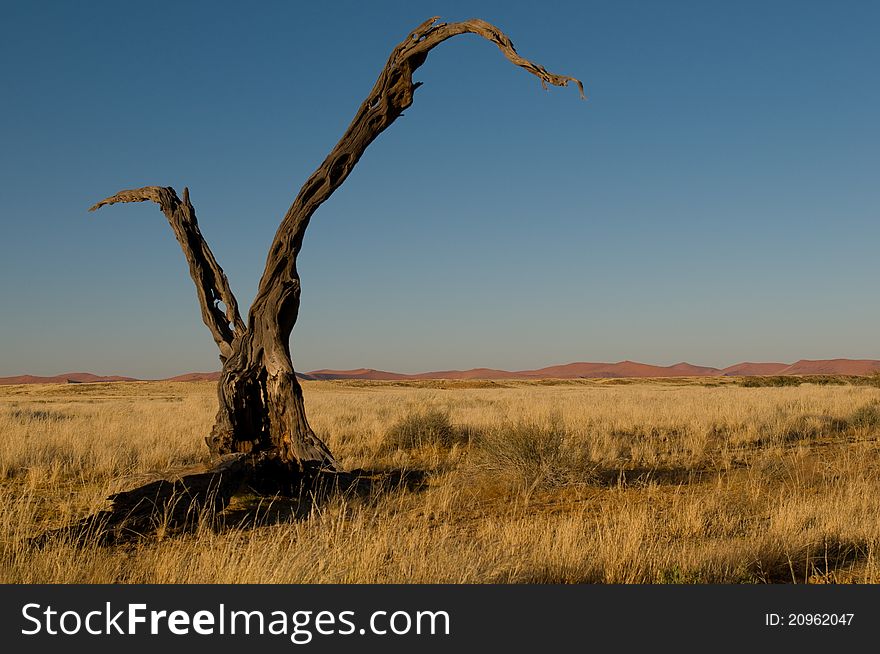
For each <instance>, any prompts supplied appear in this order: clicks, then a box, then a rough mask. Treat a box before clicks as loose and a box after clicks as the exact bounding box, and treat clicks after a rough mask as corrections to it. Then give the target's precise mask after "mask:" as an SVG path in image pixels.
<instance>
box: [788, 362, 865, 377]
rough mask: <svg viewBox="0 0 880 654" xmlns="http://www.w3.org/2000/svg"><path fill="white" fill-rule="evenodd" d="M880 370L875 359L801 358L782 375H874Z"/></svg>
mask: <svg viewBox="0 0 880 654" xmlns="http://www.w3.org/2000/svg"><path fill="white" fill-rule="evenodd" d="M875 372H880V361H877V360H875V359H826V360H818V361H810V360H809V359H801V360H800V361H798V362H797V363H793V364H791V365H790V366H788V367H787V368H785V369H784V370H783V371H782V372H780V373H779V374H780V375H872V374H874V373H875Z"/></svg>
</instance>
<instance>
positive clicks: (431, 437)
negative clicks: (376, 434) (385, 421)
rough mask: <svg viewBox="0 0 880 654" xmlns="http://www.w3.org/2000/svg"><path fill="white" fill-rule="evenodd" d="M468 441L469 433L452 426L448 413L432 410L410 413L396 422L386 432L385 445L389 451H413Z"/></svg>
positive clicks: (450, 445)
mask: <svg viewBox="0 0 880 654" xmlns="http://www.w3.org/2000/svg"><path fill="white" fill-rule="evenodd" d="M467 441H468V435H467V433H464V432H461V431H459V430H457V429H456V428H455V427H454V426H453V425H452V422H451V421H450V420H449V413H448V412H447V411H441V410H440V409H434V408H431V409H426V410H425V411H423V412H421V413H410V414H408V415H406V416H404V417H403V418H401V419H400V420H398V421H397V422H395V423H394V424H393V425H392V426H391V427H390V428H389V429H388V431H387V432H386V434H385V443H384V444H385V446H386V447H387V448H388V449H395V448H396V449H401V450H413V449H417V448H420V447H426V446H428V447H430V446H436V447H452V446H453V445H455V444H457V443H467Z"/></svg>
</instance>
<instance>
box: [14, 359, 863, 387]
mask: <svg viewBox="0 0 880 654" xmlns="http://www.w3.org/2000/svg"><path fill="white" fill-rule="evenodd" d="M878 372H880V361H878V360H875V359H825V360H819V361H811V360H808V359H802V360H800V361H798V362H797V363H793V364H791V365H789V364H787V363H752V362H743V363H737V364H736V365H733V366H728V367H727V368H724V369H723V370H719V369H718V368H709V367H706V366H695V365H692V364H690V363H676V364H675V365H673V366H653V365H650V364H647V363H638V362H636V361H619V362H617V363H589V362H584V361H582V362H578V363H566V364H564V365H559V366H548V367H546V368H538V369H537V370H519V371H516V372H509V371H507V370H496V369H494V368H473V369H471V370H441V371H437V372H422V373H418V374H412V375H407V374H403V373H398V372H388V371H386V370H374V369H372V368H358V369H356V370H327V369H322V370H314V371H312V372H309V373H297V376H298V377H299V378H300V379H307V380H308V379H364V380H375V381H402V380H407V379H578V378H622V377H636V378H638V377H711V376H721V375H725V376H750V375H871V374H874V373H878ZM219 377H220V373H219V372H190V373H187V374H184V375H177V376H176V377H170V378H168V379H165V380H161V381H180V382H192V381H216V380H217V379H218V378H219ZM114 381H141V380H138V379H134V378H133V377H120V376H118V375H111V376H101V375H93V374H91V373H88V372H68V373H64V374H61V375H54V376H51V377H37V376H34V375H18V376H15V377H0V385H3V384H67V383H89V382H114Z"/></svg>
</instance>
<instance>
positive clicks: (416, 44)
mask: <svg viewBox="0 0 880 654" xmlns="http://www.w3.org/2000/svg"><path fill="white" fill-rule="evenodd" d="M437 19H438V17H434V18H431V19H429V20H427V21H425V22H424V23H422V24H421V25H419V26H418V27H417V28H416V29H415V30H413V31H412V32H410V34H409V36H408V37H407V38H406V39H404V40H403V41H402V42H401V43H399V44H398V45H397V46H396V47H395V48H394V49H393V50H392V51H391V56H390V57H389V58H388V62H387V63H386V64H385V68H384V69H383V70H382V72H381V74H380V75H379V79H378V80H377V81H376V84H375V85H374V86H373V89H372V90H371V91H370V93H369V95H368V96H367V99H366V100H364V102H363V103H362V104H361V106H360V108H359V109H358V111H357V113H356V114H355V117H354V119H353V120H352V122H351V124H350V125H349V126H348V129H347V130H346V131H345V134H344V135H343V136H342V138H341V139H340V140H339V142H338V143H337V144H336V146H335V147H334V148H333V150H332V151H331V152H330V154H329V155H327V158H326V159H325V160H324V162H323V163H322V164H321V165H320V167H319V168H318V169H317V170H316V171H315V172H314V173H312V176H311V177H309V179H308V180H307V181H306V183H305V184H304V185H303V187H302V189H301V190H300V192H299V194H298V195H297V196H296V198H295V199H294V201H293V204H292V205H291V206H290V209H288V211H287V214H286V215H285V216H284V220H283V221H282V222H281V225H280V226H279V228H278V231H277V232H276V234H275V238H274V240H273V242H272V245H271V247H270V248H269V255H268V258H267V260H266V267H265V270H264V272H263V276H262V278H261V280H260V286H259V289H258V291H257V296H256V298H255V299H254V303H253V304H252V305H251V310H250V312H249V314H248V327H249V329H251V330H255V329H258V330H263V331H270V332H274V333H275V335H276V336H277V337H278V338H282V339H285V340H286V338H287V337H288V336H289V334H290V331H291V330H292V329H293V323H294V321H295V320H296V313H295V312H296V309H297V308H298V305H299V302H298V291H299V278H298V275H297V272H296V255H297V254H298V253H299V250H300V248H301V247H302V240H303V236H304V234H305V231H306V228H307V227H308V224H309V220H310V219H311V217H312V215H313V214H314V213H315V210H317V208H318V207H319V206H321V204H322V203H323V202H325V201H326V200H327V199H328V198H329V197H330V195H331V194H332V193H333V192H334V191H335V190H336V189H337V188H339V186H340V185H341V184H342V183H343V182H344V181H345V180H346V178H347V177H348V175H349V173H350V172H351V170H352V169H353V168H354V166H355V165H356V164H357V162H358V161H359V160H360V158H361V155H363V153H364V151H365V150H366V149H367V146H369V145H370V143H372V142H373V140H375V138H376V137H377V136H379V134H381V133H382V132H383V131H384V130H385V129H386V128H387V127H388V126H390V125H391V124H392V123H393V122H394V121H395V120H396V119H397V118H398V117H399V116H400V115H401V113H402V112H403V110H404V109H406V108H407V107H409V106H410V105H411V104H412V101H413V92H414V91H415V89H416V88H418V87H419V86H420V85H421V82H416V83H414V82H413V81H412V75H413V72H415V71H416V69H418V68H419V67H420V66H421V65H422V64H423V63H424V62H425V59H426V58H427V56H428V52H430V50H432V49H433V48H435V47H436V46H438V45H439V44H440V43H442V42H443V41H445V40H447V39H449V38H452V37H453V36H456V35H458V34H465V33H471V34H476V35H477V36H481V37H482V38H484V39H486V40H487V41H490V42H492V43H494V44H495V45H497V46H498V49H499V50H501V52H502V54H504V56H505V57H506V58H507V59H509V60H510V61H511V62H512V63H514V64H516V65H517V66H520V67H521V68H523V69H525V70H527V71H528V72H530V73H532V74H533V75H535V76H537V77H538V78H539V79H540V80H541V84H542V85H543V86H544V88H547V85H548V84H551V85H553V86H567V85H568V83H569V82H573V83H574V84H575V85H576V86H577V87H578V90H579V91H580V95H581V97H582V98H583V97H584V88H583V84H582V83H581V82H580V80H577V79H575V78H574V77H568V76H566V75H556V74H554V73H550V72H548V71H547V70H546V69H545V68H544V67H543V66H541V65H539V64H536V63H534V62H531V61H529V60H528V59H525V58H523V57H521V56H520V55H519V54H518V53H517V51H516V49H515V48H514V47H513V43H512V42H511V40H510V39H509V38H508V37H507V36H506V35H505V34H504V33H503V32H502V31H501V30H499V29H498V28H497V27H495V26H494V25H491V24H490V23H487V22H486V21H484V20H479V19H472V20H466V21H463V22H460V23H449V24H447V23H439V24H438V23H437ZM267 320H268V321H269V322H268V323H267V322H266V321H267Z"/></svg>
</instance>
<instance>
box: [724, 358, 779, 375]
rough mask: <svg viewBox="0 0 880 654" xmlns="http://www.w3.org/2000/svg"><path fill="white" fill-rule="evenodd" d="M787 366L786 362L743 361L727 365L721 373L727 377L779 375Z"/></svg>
mask: <svg viewBox="0 0 880 654" xmlns="http://www.w3.org/2000/svg"><path fill="white" fill-rule="evenodd" d="M788 367H789V364H787V363H752V362H750V361H744V362H743V363H737V364H735V365H732V366H727V367H726V368H724V369H723V370H722V371H721V373H722V374H723V375H726V376H728V377H750V376H752V375H779V374H781V373H782V371H783V370H785V369H786V368H788Z"/></svg>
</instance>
